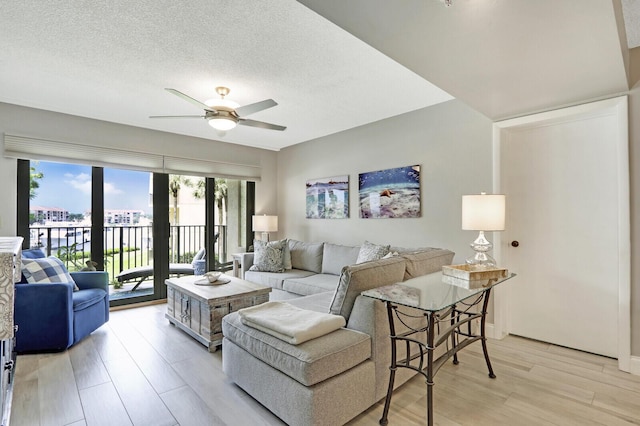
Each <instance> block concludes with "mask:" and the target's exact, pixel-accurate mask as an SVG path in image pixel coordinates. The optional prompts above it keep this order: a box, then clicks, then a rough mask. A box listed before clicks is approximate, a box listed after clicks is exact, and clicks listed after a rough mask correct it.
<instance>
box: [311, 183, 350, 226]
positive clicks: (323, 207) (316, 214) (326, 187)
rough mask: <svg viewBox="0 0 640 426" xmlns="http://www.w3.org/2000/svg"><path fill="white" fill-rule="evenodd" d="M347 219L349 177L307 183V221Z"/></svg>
mask: <svg viewBox="0 0 640 426" xmlns="http://www.w3.org/2000/svg"><path fill="white" fill-rule="evenodd" d="M348 217H349V176H348V175H345V176H334V177H330V178H322V179H310V180H308V181H307V219H346V218H348Z"/></svg>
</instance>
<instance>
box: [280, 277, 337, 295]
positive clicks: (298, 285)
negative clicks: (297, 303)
mask: <svg viewBox="0 0 640 426" xmlns="http://www.w3.org/2000/svg"><path fill="white" fill-rule="evenodd" d="M339 279H340V277H339V276H337V275H331V274H315V275H311V276H308V277H304V278H288V279H286V280H284V282H283V283H282V289H283V290H286V291H288V292H290V293H295V294H301V295H303V296H307V295H309V294H316V293H322V292H325V291H335V289H336V287H338V280H339Z"/></svg>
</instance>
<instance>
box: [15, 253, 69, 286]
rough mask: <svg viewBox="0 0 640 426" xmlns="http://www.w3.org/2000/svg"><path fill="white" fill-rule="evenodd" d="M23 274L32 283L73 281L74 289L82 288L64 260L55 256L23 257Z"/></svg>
mask: <svg viewBox="0 0 640 426" xmlns="http://www.w3.org/2000/svg"><path fill="white" fill-rule="evenodd" d="M22 274H23V275H24V276H25V278H26V279H27V282H28V283H30V284H43V283H44V284H46V283H73V289H74V291H77V290H80V289H79V288H78V286H77V285H76V282H75V281H74V280H73V278H71V275H70V274H69V271H67V268H66V267H65V266H64V264H63V263H62V261H61V260H60V259H58V258H57V257H54V256H49V257H45V258H40V259H26V258H22Z"/></svg>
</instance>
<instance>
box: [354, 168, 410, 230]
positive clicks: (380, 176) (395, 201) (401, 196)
mask: <svg viewBox="0 0 640 426" xmlns="http://www.w3.org/2000/svg"><path fill="white" fill-rule="evenodd" d="M358 180H359V195H360V217H361V218H365V219H368V218H411V217H420V166H407V167H398V168H395V169H386V170H378V171H376V172H368V173H360V175H359V179H358Z"/></svg>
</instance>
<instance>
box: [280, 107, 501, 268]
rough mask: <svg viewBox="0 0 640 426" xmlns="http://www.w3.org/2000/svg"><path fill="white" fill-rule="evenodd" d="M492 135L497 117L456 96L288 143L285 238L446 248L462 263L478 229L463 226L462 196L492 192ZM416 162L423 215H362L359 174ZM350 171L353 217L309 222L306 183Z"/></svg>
mask: <svg viewBox="0 0 640 426" xmlns="http://www.w3.org/2000/svg"><path fill="white" fill-rule="evenodd" d="M491 140H492V122H491V121H490V120H489V119H487V118H486V117H484V116H483V115H481V114H480V113H478V112H476V111H474V110H472V109H471V108H469V107H467V106H466V105H465V104H463V103H462V102H460V101H457V100H453V101H449V102H446V103H443V104H439V105H436V106H433V107H429V108H425V109H422V110H419V111H415V112H412V113H408V114H403V115H400V116H397V117H393V118H390V119H387V120H383V121H379V122H376V123H372V124H369V125H366V126H362V127H359V128H355V129H351V130H347V131H345V132H341V133H338V134H334V135H331V136H327V137H324V138H320V139H316V140H313V141H310V142H306V143H303V144H299V145H295V146H292V147H289V148H286V149H284V150H282V151H280V153H279V156H278V179H277V180H278V215H279V232H278V237H281V238H284V237H288V238H295V239H299V240H304V241H330V242H334V243H339V244H348V245H358V244H362V242H363V241H364V240H368V241H371V242H374V243H388V244H392V245H397V246H404V247H424V246H433V247H445V248H449V249H451V250H453V251H455V252H456V254H457V256H456V260H460V261H462V260H463V259H464V258H466V257H467V256H469V255H470V254H471V252H470V250H471V249H470V248H469V243H470V242H471V241H472V240H474V239H475V237H476V234H475V233H473V232H471V231H462V230H461V227H460V220H461V216H460V214H461V213H460V207H461V196H462V195H463V194H473V193H480V192H481V191H486V192H491V189H492V174H491V173H492V172H491V170H492V163H491V161H492V156H491ZM415 164H418V165H420V166H421V195H422V216H421V217H420V218H416V219H361V218H360V217H359V215H360V212H359V203H358V174H359V173H362V172H370V171H376V170H381V169H388V168H393V167H401V166H410V165H415ZM345 174H348V175H349V178H350V182H349V191H350V196H349V203H350V217H349V218H348V219H332V220H329V219H306V218H305V182H306V181H307V180H308V179H312V178H322V177H331V176H339V175H345Z"/></svg>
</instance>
